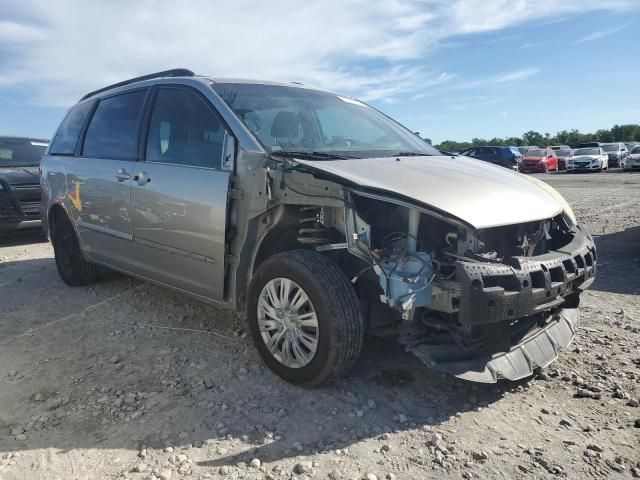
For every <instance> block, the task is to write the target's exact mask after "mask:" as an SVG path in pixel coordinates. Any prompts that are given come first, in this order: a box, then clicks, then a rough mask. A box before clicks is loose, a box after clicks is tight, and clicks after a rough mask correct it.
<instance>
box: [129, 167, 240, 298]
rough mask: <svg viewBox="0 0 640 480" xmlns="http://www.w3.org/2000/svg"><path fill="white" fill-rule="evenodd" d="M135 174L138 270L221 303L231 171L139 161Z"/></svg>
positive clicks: (133, 202) (135, 231)
mask: <svg viewBox="0 0 640 480" xmlns="http://www.w3.org/2000/svg"><path fill="white" fill-rule="evenodd" d="M135 176H136V177H138V181H133V183H132V194H131V203H132V207H131V209H132V212H133V213H132V218H133V239H134V248H133V256H134V258H135V262H134V271H135V272H137V273H139V274H141V275H144V276H146V277H149V278H155V279H157V280H159V281H161V282H163V283H166V284H168V285H174V286H176V287H178V288H181V289H184V290H190V291H193V292H194V293H197V294H199V295H203V296H205V297H209V298H211V299H214V300H219V301H221V300H223V286H224V261H225V228H226V216H227V192H228V187H229V172H225V171H219V170H213V169H207V168H196V167H186V166H178V165H163V164H159V163H150V162H144V163H142V162H141V163H139V166H138V169H137V170H136V173H135ZM147 180H149V182H147Z"/></svg>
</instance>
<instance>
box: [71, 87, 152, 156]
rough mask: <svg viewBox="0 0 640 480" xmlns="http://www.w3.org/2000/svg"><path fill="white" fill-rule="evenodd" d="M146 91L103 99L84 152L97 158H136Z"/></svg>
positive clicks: (95, 115)
mask: <svg viewBox="0 0 640 480" xmlns="http://www.w3.org/2000/svg"><path fill="white" fill-rule="evenodd" d="M146 94H147V91H146V90H137V91H135V92H130V93H124V94H122V95H116V96H115V97H109V98H105V99H104V100H101V101H100V103H99V104H98V108H96V112H95V113H94V114H93V118H92V119H91V123H90V124H89V128H88V129H87V134H86V136H85V139H84V148H83V149H82V155H83V156H85V157H95V158H121V159H135V158H136V157H137V156H138V155H137V154H138V125H139V123H140V116H141V114H142V107H143V105H144V98H145V96H146Z"/></svg>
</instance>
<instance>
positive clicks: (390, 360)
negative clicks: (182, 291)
mask: <svg viewBox="0 0 640 480" xmlns="http://www.w3.org/2000/svg"><path fill="white" fill-rule="evenodd" d="M539 177H540V178H542V179H544V180H545V181H548V182H549V183H550V184H552V185H553V186H555V187H557V188H558V189H559V190H560V192H561V193H563V194H564V195H565V196H566V198H567V199H568V200H569V202H570V203H571V204H572V205H573V207H574V209H575V211H576V214H577V215H578V217H579V218H580V220H581V221H582V222H583V223H585V224H586V225H587V226H588V227H589V228H590V230H591V232H592V233H593V234H594V235H596V236H597V243H598V247H599V256H600V259H599V276H598V278H597V281H596V283H595V285H594V287H593V288H592V290H590V291H589V292H587V293H586V294H585V295H584V296H583V303H582V305H583V306H582V314H583V317H582V318H583V323H582V326H581V328H580V330H579V335H578V337H577V339H576V340H575V342H574V343H573V344H572V346H571V347H570V349H569V350H567V351H565V352H563V354H562V355H561V357H560V359H559V360H558V361H557V362H556V363H555V364H553V365H552V366H551V367H550V368H549V369H547V370H545V371H544V372H543V373H542V374H541V375H540V376H539V377H537V378H535V379H533V380H530V381H528V382H522V383H519V384H513V383H501V384H497V385H478V384H471V383H465V382H463V381H458V380H456V379H453V378H448V377H444V376H442V375H440V374H436V373H434V372H430V371H428V370H427V369H426V368H425V367H424V366H423V365H422V364H421V363H420V362H419V361H418V360H417V359H415V358H414V357H413V356H411V355H410V354H407V353H404V352H403V351H402V349H401V348H400V347H396V346H394V345H393V344H389V342H388V341H386V342H385V341H382V340H378V339H369V340H368V341H367V345H366V349H365V352H364V354H363V355H362V358H361V361H360V362H359V364H358V365H357V367H356V369H355V370H354V371H353V372H352V373H351V374H350V375H349V376H348V377H347V378H345V379H344V380H343V381H341V382H340V383H339V384H338V385H336V386H335V387H332V388H326V389H322V390H315V391H308V390H302V389H299V388H296V387H293V386H291V385H288V384H286V383H284V382H283V381H281V380H280V379H278V378H277V377H275V376H274V375H272V374H271V373H270V372H269V371H268V370H266V369H265V368H264V367H263V366H262V364H261V362H260V360H259V358H258V355H257V353H256V352H255V351H254V349H253V347H252V345H251V343H250V341H249V339H248V338H246V335H245V333H244V328H243V325H242V324H241V323H240V322H238V321H235V320H233V319H232V317H231V316H230V315H229V314H228V313H225V312H221V311H218V310H216V309H213V308H211V307H208V306H205V305H202V304H200V303H198V302H196V301H193V300H191V299H189V298H186V297H183V296H180V295H178V294H174V293H171V292H168V291H167V290H163V289H161V288H158V287H155V286H152V285H149V284H145V283H141V282H138V281H135V280H131V279H128V278H124V277H121V276H119V275H115V274H114V275H107V277H106V278H104V279H103V280H102V281H101V282H100V283H97V284H95V285H93V286H92V287H90V288H76V289H72V288H69V287H67V286H65V285H64V284H63V283H62V281H61V280H60V279H59V278H58V275H57V273H56V270H55V266H54V262H53V259H52V250H51V247H50V246H49V244H48V243H46V241H45V240H44V239H43V238H42V237H39V236H37V235H35V236H34V235H21V236H17V237H15V236H14V237H11V238H5V239H2V240H0V479H2V480H8V479H28V480H31V479H58V478H59V479H64V480H67V479H76V478H77V479H85V478H87V479H89V478H90V479H93V478H129V479H156V478H161V479H164V480H166V479H172V480H175V479H182V478H188V479H196V478H213V479H217V478H231V479H235V478H246V479H263V478H283V479H285V478H287V479H288V478H300V479H302V478H318V479H326V478H330V479H333V480H336V479H342V478H344V479H351V478H353V479H361V478H366V479H374V478H377V479H385V478H387V479H394V478H397V479H409V478H432V477H433V478H445V479H448V478H514V477H522V478H551V477H556V476H557V477H568V478H574V479H583V478H589V477H592V478H603V477H612V478H631V477H632V476H636V477H640V408H639V407H638V398H639V397H640V348H639V347H640V330H639V329H640V301H639V298H640V297H639V296H638V295H639V294H640V175H634V174H622V173H619V172H614V171H611V172H609V173H603V174H587V175H566V174H549V175H540V176H539Z"/></svg>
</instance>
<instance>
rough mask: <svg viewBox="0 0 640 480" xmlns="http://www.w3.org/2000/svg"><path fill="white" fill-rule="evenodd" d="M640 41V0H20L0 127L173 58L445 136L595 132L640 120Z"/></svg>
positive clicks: (24, 126)
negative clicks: (356, 104) (292, 84)
mask: <svg viewBox="0 0 640 480" xmlns="http://www.w3.org/2000/svg"><path fill="white" fill-rule="evenodd" d="M638 45H640V1H638V0H598V1H594V0H565V1H562V2H560V1H557V2H554V1H550V0H535V1H534V0H495V1H491V0H485V1H479V0H381V1H377V2H369V1H363V0H344V1H339V0H325V1H323V2H304V1H297V0H281V1H273V2H254V1H250V0H234V1H233V2H230V1H219V2H208V1H204V0H192V1H188V2H170V1H166V0H141V1H138V2H135V3H134V2H124V1H113V2H79V1H77V2H73V1H68V0H57V1H56V2H50V1H44V0H22V1H19V2H18V1H15V2H13V1H11V0H9V1H8V2H3V3H2V4H1V5H0V134H19V135H27V136H38V137H50V136H51V135H52V134H53V131H54V130H55V128H56V127H57V124H58V123H59V121H60V120H61V118H62V117H63V115H64V113H65V111H66V109H67V108H68V107H69V106H71V105H72V104H73V103H74V102H75V101H77V99H78V98H79V97H80V96H82V95H83V94H84V93H86V92H87V91H90V90H92V89H95V88H99V87H101V86H104V85H107V84H109V83H114V82H116V81H119V80H122V79H124V78H128V77H131V76H136V75H141V74H145V73H149V72H153V71H158V70H164V69H166V68H172V67H187V68H191V69H193V70H194V71H196V72H197V73H203V74H210V75H214V76H221V77H223V76H241V77H247V78H260V79H270V80H284V81H294V80H295V81H301V82H303V83H305V84H307V85H313V86H318V87H321V88H326V89H330V90H335V91H340V92H344V93H347V94H351V95H354V96H356V97H359V98H361V99H363V100H365V101H367V102H369V103H370V104H372V105H374V106H376V107H378V108H380V109H381V110H383V111H384V112H385V113H387V114H389V115H391V116H392V117H394V118H396V119H398V120H399V121H401V122H402V123H404V124H405V125H406V126H407V127H409V128H411V129H412V130H415V131H419V132H420V133H421V134H422V135H423V136H426V137H429V138H432V139H433V140H434V141H435V142H439V141H442V140H444V139H455V140H469V139H471V138H473V137H484V138H491V137H494V136H498V137H505V136H512V135H515V136H519V135H521V134H522V133H523V132H525V131H527V130H537V131H539V132H541V133H544V132H549V133H555V132H556V131H558V130H563V129H572V128H577V129H579V130H581V131H594V130H596V129H599V128H610V127H611V126H612V125H614V124H616V123H617V124H623V123H640V50H639V49H638Z"/></svg>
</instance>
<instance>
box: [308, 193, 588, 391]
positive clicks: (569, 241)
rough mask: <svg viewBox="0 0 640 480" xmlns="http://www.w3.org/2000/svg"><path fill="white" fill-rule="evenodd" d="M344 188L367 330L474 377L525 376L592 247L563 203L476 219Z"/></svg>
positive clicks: (561, 319) (573, 312)
mask: <svg viewBox="0 0 640 480" xmlns="http://www.w3.org/2000/svg"><path fill="white" fill-rule="evenodd" d="M348 197H349V202H348V203H347V205H346V206H345V208H344V224H343V225H341V227H342V228H340V230H343V229H344V232H345V233H346V245H345V246H346V248H347V249H348V251H349V252H350V253H351V254H352V255H355V256H356V257H358V258H359V259H360V261H361V263H362V265H364V267H363V268H362V269H360V270H359V271H358V272H356V274H355V275H354V276H353V283H354V285H355V287H356V289H357V290H358V293H359V295H360V298H361V299H362V304H363V309H364V310H365V314H366V316H367V318H368V321H369V328H370V330H371V331H372V332H373V333H380V334H385V335H388V334H391V335H397V336H398V339H399V341H400V342H401V343H403V344H404V345H406V348H407V350H409V351H411V352H413V353H414V354H415V355H417V356H418V357H419V358H420V359H421V360H422V361H423V362H424V363H425V364H426V365H428V366H429V367H431V368H434V369H438V370H441V371H444V372H447V373H450V374H452V375H455V376H457V377H460V378H464V379H467V380H472V381H478V382H496V381H497V380H499V379H501V378H505V379H509V380H517V379H520V378H523V377H527V376H529V375H531V374H532V373H533V371H534V369H536V368H539V367H545V366H546V365H548V364H549V363H551V362H552V361H553V360H555V359H556V358H557V355H558V352H559V351H560V350H561V349H563V348H566V347H567V346H568V345H569V343H570V342H571V340H572V339H573V337H574V335H575V332H576V328H577V325H578V312H577V306H578V303H579V295H580V292H581V290H584V289H585V288H587V287H588V286H589V285H590V284H591V283H592V282H593V280H594V276H595V272H596V249H595V245H594V242H593V240H592V238H591V236H590V235H589V234H588V233H586V232H584V231H583V230H582V229H581V228H580V227H578V226H577V225H576V224H575V221H574V220H573V219H572V215H570V214H567V213H564V212H563V213H560V214H558V215H556V216H555V217H553V218H548V219H543V220H537V221H531V222H527V223H522V224H518V225H507V226H500V227H492V228H485V229H475V228H474V227H472V226H471V225H468V224H466V223H465V222H463V221H461V220H459V219H457V218H455V217H451V216H448V215H447V214H446V212H442V211H438V210H435V209H427V208H421V207H418V206H416V205H413V204H411V203H407V202H404V201H402V200H399V199H397V198H395V197H389V196H386V195H382V194H378V193H371V192H370V191H365V190H357V189H353V190H349V191H348ZM319 248H328V247H326V246H325V247H322V246H321V247H319Z"/></svg>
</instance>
